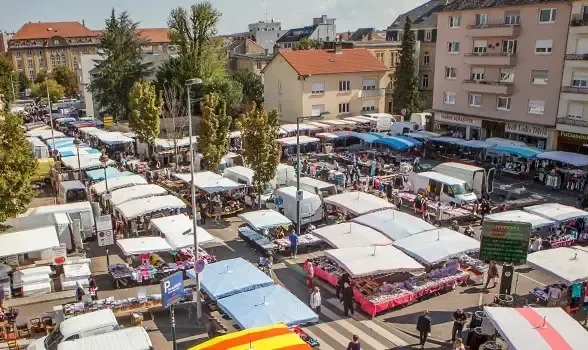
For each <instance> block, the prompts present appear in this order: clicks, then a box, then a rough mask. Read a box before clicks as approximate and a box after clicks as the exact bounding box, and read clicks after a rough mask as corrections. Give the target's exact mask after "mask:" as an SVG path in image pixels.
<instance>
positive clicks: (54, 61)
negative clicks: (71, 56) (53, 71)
mask: <svg viewBox="0 0 588 350" xmlns="http://www.w3.org/2000/svg"><path fill="white" fill-rule="evenodd" d="M55 66H57V62H56V60H55V56H51V67H52V68H55Z"/></svg>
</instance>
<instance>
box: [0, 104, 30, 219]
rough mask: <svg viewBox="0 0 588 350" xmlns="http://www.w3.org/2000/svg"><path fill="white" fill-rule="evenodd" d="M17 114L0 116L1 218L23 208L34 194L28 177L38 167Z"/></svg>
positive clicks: (14, 213) (16, 212)
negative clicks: (0, 117)
mask: <svg viewBox="0 0 588 350" xmlns="http://www.w3.org/2000/svg"><path fill="white" fill-rule="evenodd" d="M21 124H22V118H21V116H20V115H18V114H11V113H9V114H7V115H6V116H5V118H4V119H3V120H0V222H4V221H5V220H6V219H7V218H9V217H11V216H15V215H16V214H19V213H22V212H23V211H25V209H26V207H27V205H28V204H29V203H30V201H31V199H32V198H33V189H32V187H31V177H32V176H33V175H34V173H35V171H36V169H37V160H36V159H35V157H34V155H33V152H32V149H31V145H30V144H29V142H28V141H27V139H26V138H25V136H24V134H23V132H22V129H21V128H20V126H21Z"/></svg>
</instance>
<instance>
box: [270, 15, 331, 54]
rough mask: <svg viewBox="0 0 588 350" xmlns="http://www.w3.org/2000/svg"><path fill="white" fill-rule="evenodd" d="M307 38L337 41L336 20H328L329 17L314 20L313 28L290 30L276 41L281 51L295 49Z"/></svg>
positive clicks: (323, 16) (324, 16) (320, 40)
mask: <svg viewBox="0 0 588 350" xmlns="http://www.w3.org/2000/svg"><path fill="white" fill-rule="evenodd" d="M305 38H307V39H310V40H316V41H319V42H323V41H331V40H335V39H336V38H337V27H336V26H335V19H334V18H328V17H327V15H322V16H321V17H316V18H313V19H312V25H311V26H306V27H301V28H293V29H290V30H288V31H287V32H286V33H285V34H284V35H283V36H282V37H281V38H280V39H278V41H276V45H277V46H278V47H279V48H281V49H294V48H296V47H297V45H298V41H300V40H301V39H305Z"/></svg>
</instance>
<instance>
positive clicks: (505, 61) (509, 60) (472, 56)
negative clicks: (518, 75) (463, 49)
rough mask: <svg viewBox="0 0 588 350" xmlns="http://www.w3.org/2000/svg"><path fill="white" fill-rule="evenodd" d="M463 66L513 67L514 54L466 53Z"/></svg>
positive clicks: (515, 57)
mask: <svg viewBox="0 0 588 350" xmlns="http://www.w3.org/2000/svg"><path fill="white" fill-rule="evenodd" d="M464 62H465V64H469V65H472V66H515V65H516V64H517V56H516V53H466V54H465V57H464Z"/></svg>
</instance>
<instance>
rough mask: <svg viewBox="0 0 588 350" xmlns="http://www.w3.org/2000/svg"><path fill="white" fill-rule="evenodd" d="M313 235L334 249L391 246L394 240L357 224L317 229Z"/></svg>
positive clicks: (351, 223)
mask: <svg viewBox="0 0 588 350" xmlns="http://www.w3.org/2000/svg"><path fill="white" fill-rule="evenodd" d="M312 233H313V234H314V235H315V236H317V237H318V238H321V239H323V240H324V241H325V242H327V243H328V244H329V245H330V246H331V247H333V248H355V247H365V246H372V245H389V244H392V240H391V239H389V238H388V237H386V236H384V235H383V234H382V233H380V232H378V231H376V230H374V229H372V228H370V227H367V226H363V225H360V224H356V223H355V222H345V223H341V224H336V225H330V226H324V227H321V228H317V229H315V230H314V231H312Z"/></svg>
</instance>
